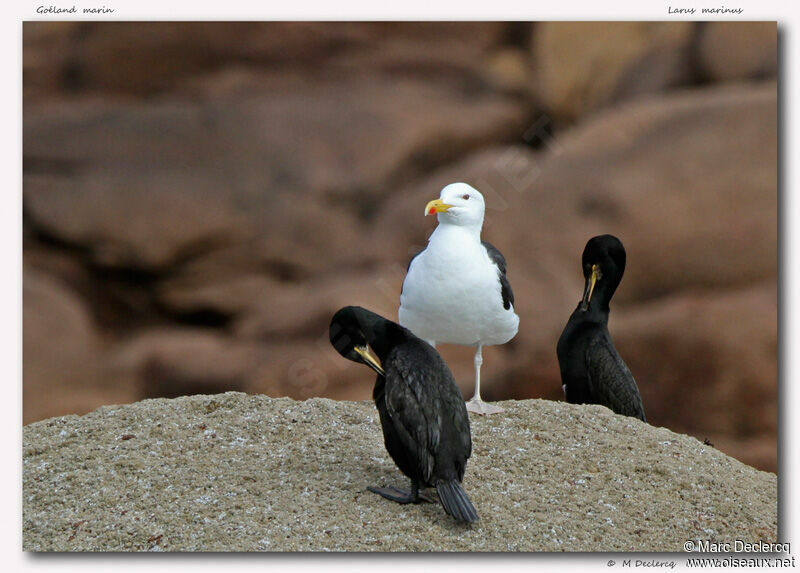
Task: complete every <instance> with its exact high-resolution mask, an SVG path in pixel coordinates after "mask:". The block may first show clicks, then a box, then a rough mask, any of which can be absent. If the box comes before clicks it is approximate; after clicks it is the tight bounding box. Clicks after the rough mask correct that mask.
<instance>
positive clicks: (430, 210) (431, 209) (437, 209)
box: [425, 199, 452, 217]
mask: <svg viewBox="0 0 800 573" xmlns="http://www.w3.org/2000/svg"><path fill="white" fill-rule="evenodd" d="M450 207H452V205H448V204H447V203H445V202H444V201H442V200H441V199H434V200H433V201H429V202H428V204H427V205H425V216H426V217H427V216H428V215H435V214H436V213H444V212H445V211H447V210H448V209H449V208H450Z"/></svg>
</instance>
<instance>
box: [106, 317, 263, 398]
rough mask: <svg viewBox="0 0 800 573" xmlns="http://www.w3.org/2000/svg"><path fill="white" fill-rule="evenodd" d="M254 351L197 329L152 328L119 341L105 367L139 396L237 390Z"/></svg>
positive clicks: (255, 357)
mask: <svg viewBox="0 0 800 573" xmlns="http://www.w3.org/2000/svg"><path fill="white" fill-rule="evenodd" d="M256 359H257V350H256V349H255V348H253V347H251V346H247V345H243V344H238V343H236V342H234V341H232V340H231V339H230V338H229V337H226V336H224V335H221V334H219V333H216V332H212V331H209V330H208V329H200V328H154V329H150V330H149V331H148V332H146V333H144V334H141V335H138V336H136V337H134V338H133V339H131V340H128V341H124V342H122V343H120V344H119V345H118V346H117V348H115V349H114V350H113V352H112V353H111V355H110V357H109V359H108V361H107V363H106V368H107V369H108V373H109V374H110V375H112V376H118V377H122V378H125V377H128V378H132V382H133V383H134V384H136V386H137V390H138V392H139V395H141V396H158V397H162V398H174V397H176V396H184V395H187V394H206V393H215V392H220V391H225V390H239V389H241V388H242V387H243V386H244V383H245V378H246V376H247V374H248V372H250V371H251V370H252V369H253V368H254V367H255V363H256Z"/></svg>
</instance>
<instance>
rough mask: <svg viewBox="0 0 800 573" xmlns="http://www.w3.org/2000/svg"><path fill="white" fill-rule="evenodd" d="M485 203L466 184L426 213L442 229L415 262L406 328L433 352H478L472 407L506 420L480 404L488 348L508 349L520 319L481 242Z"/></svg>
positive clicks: (405, 306)
mask: <svg viewBox="0 0 800 573" xmlns="http://www.w3.org/2000/svg"><path fill="white" fill-rule="evenodd" d="M484 209H485V204H484V201H483V196H482V195H481V194H480V192H478V191H477V190H476V189H474V188H473V187H471V186H470V185H467V184H466V183H453V184H451V185H448V186H447V187H445V188H444V189H442V192H441V194H440V195H439V199H437V200H434V201H431V202H430V203H428V205H427V206H426V207H425V214H426V215H428V214H434V213H437V214H438V219H439V225H438V226H437V227H436V229H435V230H434V232H433V233H432V234H431V236H430V238H429V239H428V246H427V248H426V249H425V250H423V251H422V252H421V253H419V254H418V255H417V256H416V257H414V259H412V261H411V264H410V265H409V268H408V272H407V274H406V278H405V280H404V281H403V290H402V293H401V295H400V311H399V319H400V324H402V325H403V326H405V327H406V328H408V329H409V330H411V331H412V332H413V333H414V334H416V335H417V336H419V337H420V338H422V339H424V340H427V341H428V342H430V343H431V344H432V345H434V346H435V345H436V343H449V344H462V345H469V346H475V347H476V352H475V395H474V396H473V398H472V400H470V401H469V402H468V403H467V408H468V409H469V410H470V411H474V412H478V413H481V414H490V413H495V412H500V411H502V409H500V408H498V407H497V406H492V405H489V404H486V403H485V402H483V401H482V400H481V396H480V367H481V364H482V362H483V359H482V353H481V350H482V347H483V346H487V345H495V344H505V343H506V342H508V341H509V340H511V339H512V338H513V337H514V335H516V333H517V329H518V327H519V317H518V316H517V314H516V313H515V312H514V305H513V300H514V296H513V294H512V291H511V287H510V285H509V284H508V281H507V280H506V277H505V260H504V259H503V256H502V255H501V254H500V252H499V251H498V250H497V249H495V248H494V247H493V246H491V245H490V244H488V243H485V242H481V228H482V226H483V214H484Z"/></svg>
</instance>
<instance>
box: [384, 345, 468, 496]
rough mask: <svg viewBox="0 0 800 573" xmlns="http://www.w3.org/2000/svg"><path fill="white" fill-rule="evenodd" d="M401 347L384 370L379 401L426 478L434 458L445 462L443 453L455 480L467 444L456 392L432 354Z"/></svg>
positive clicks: (465, 422) (461, 469) (464, 417)
mask: <svg viewBox="0 0 800 573" xmlns="http://www.w3.org/2000/svg"><path fill="white" fill-rule="evenodd" d="M421 344H426V343H424V342H422V343H421ZM404 350H409V352H404V351H398V352H395V353H393V354H394V356H392V357H391V361H392V364H393V366H394V367H393V368H391V369H390V370H389V369H387V372H386V387H385V394H384V396H385V404H386V409H387V412H388V414H389V417H390V418H391V421H392V426H393V427H394V429H395V432H396V436H397V437H398V439H399V440H400V442H401V443H402V444H403V446H404V449H405V451H406V454H407V456H408V457H409V458H411V459H410V461H411V463H412V464H413V465H414V466H415V467H416V468H417V469H418V471H419V472H420V475H421V476H422V478H423V479H424V480H425V481H426V482H428V483H430V482H431V477H432V476H433V474H434V469H435V466H436V465H437V461H438V462H440V463H444V465H448V464H447V462H446V461H445V460H443V459H442V456H443V455H444V456H445V457H446V458H451V459H450V462H451V463H453V464H454V465H455V467H456V469H457V471H458V473H459V476H458V477H459V479H461V477H462V476H463V474H464V467H465V466H466V460H467V458H469V456H470V453H471V449H472V443H471V439H470V432H469V417H468V415H467V411H466V408H465V406H464V400H463V398H462V397H461V393H460V391H459V390H458V387H457V386H456V383H455V380H453V379H452V374H451V373H450V371H449V370H448V369H447V366H446V365H445V364H444V361H443V360H441V358H439V357H438V355H436V356H433V355H431V353H429V352H425V351H421V350H418V349H413V350H412V349H408V348H407V347H406V349H404ZM445 426H446V427H445ZM453 441H455V443H453ZM440 470H441V468H440ZM438 473H439V472H437V474H438Z"/></svg>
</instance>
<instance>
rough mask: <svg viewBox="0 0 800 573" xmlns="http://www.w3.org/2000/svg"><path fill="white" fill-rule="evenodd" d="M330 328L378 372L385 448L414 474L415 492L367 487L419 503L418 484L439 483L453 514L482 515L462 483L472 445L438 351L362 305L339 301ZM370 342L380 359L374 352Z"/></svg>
mask: <svg viewBox="0 0 800 573" xmlns="http://www.w3.org/2000/svg"><path fill="white" fill-rule="evenodd" d="M329 334H330V341H331V344H332V345H333V347H334V348H335V349H336V351H337V352H338V353H339V354H341V355H342V356H344V357H345V358H347V359H348V360H352V361H353V362H360V363H362V364H366V365H367V366H369V367H370V368H372V369H373V370H375V372H377V373H378V377H377V379H376V380H375V388H374V390H373V393H372V397H373V398H374V400H375V406H376V407H377V408H378V413H379V414H380V419H381V427H382V428H383V439H384V443H385V445H386V450H387V451H388V452H389V455H390V456H391V457H392V459H393V460H394V462H395V463H396V464H397V467H398V468H400V471H402V472H403V473H404V474H405V475H407V476H408V477H409V478H411V491H410V492H408V491H404V490H400V489H398V488H393V487H391V488H376V487H369V488H368V489H369V490H370V491H372V492H375V493H378V494H380V495H382V496H383V497H385V498H386V499H390V500H392V501H396V502H398V503H419V502H420V501H430V499H429V498H427V497H426V496H424V495H423V494H421V493H420V491H419V490H420V488H423V487H435V488H436V492H437V493H438V494H439V500H440V501H441V502H442V507H444V510H445V511H446V512H447V513H448V514H450V515H451V516H453V517H454V518H456V519H458V520H459V521H464V522H473V521H477V519H478V514H477V513H476V511H475V508H474V507H473V506H472V503H471V502H470V500H469V498H468V497H467V494H466V492H465V491H464V489H463V488H462V487H461V480H462V479H463V477H464V470H465V469H466V465H467V459H468V458H469V456H470V454H471V452H472V440H471V436H470V428H469V416H468V414H467V409H466V406H465V404H464V399H463V398H462V396H461V392H460V391H459V389H458V386H456V382H455V379H454V378H453V375H452V373H451V372H450V369H449V368H448V367H447V365H446V364H445V362H444V360H443V359H442V357H441V356H439V353H438V352H436V350H435V349H434V348H433V347H432V346H431V345H430V344H428V343H427V342H425V341H423V340H422V339H420V338H417V337H416V336H415V335H414V334H412V333H411V331H410V330H408V329H407V328H404V327H402V326H400V325H399V324H397V323H394V322H392V321H390V320H387V319H385V318H383V317H382V316H380V315H377V314H375V313H374V312H371V311H369V310H366V309H364V308H361V307H357V306H347V307H344V308H342V309H340V310H339V311H338V312H337V313H336V314H335V315H334V316H333V319H332V320H331V325H330V333H329ZM368 344H369V346H370V347H372V349H373V350H374V351H375V354H377V356H378V358H379V360H380V363H379V362H378V361H376V360H375V358H373V357H372V355H371V354H370V353H369V351H368V349H367V345H368Z"/></svg>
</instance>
